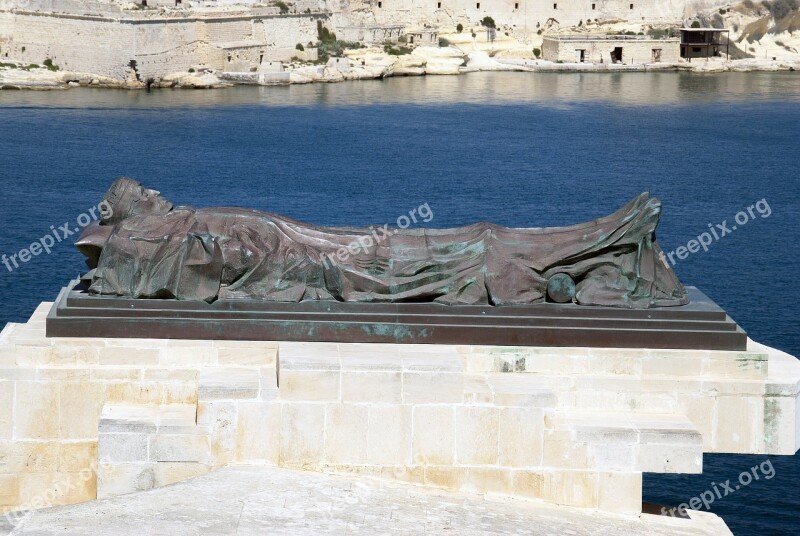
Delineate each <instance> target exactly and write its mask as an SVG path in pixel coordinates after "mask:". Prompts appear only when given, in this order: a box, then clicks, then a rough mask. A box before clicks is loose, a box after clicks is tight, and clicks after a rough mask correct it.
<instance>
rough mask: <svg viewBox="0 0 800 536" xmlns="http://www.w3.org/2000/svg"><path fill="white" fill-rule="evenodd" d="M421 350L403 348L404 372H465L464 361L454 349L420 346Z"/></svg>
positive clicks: (401, 352) (400, 354)
mask: <svg viewBox="0 0 800 536" xmlns="http://www.w3.org/2000/svg"><path fill="white" fill-rule="evenodd" d="M419 346H421V348H419V349H416V350H414V349H413V348H403V349H402V350H400V352H399V356H400V359H401V360H402V362H403V370H405V371H407V372H457V373H463V372H464V360H463V359H462V357H461V355H460V354H459V353H458V352H456V351H454V350H453V349H452V348H447V347H442V346H436V347H434V348H428V345H419Z"/></svg>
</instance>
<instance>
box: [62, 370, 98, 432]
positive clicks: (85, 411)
mask: <svg viewBox="0 0 800 536" xmlns="http://www.w3.org/2000/svg"><path fill="white" fill-rule="evenodd" d="M104 399H105V390H104V388H103V385H102V384H100V383H98V382H82V383H63V384H61V388H60V390H59V413H58V415H59V417H58V422H59V437H62V438H64V439H96V438H97V426H98V423H99V421H100V414H101V411H102V409H103V403H104V401H105V400H104Z"/></svg>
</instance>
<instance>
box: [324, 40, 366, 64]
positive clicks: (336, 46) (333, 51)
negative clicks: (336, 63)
mask: <svg viewBox="0 0 800 536" xmlns="http://www.w3.org/2000/svg"><path fill="white" fill-rule="evenodd" d="M354 48H365V46H364V45H363V44H361V43H355V42H350V41H336V40H334V41H327V42H322V41H320V42H319V43H317V50H318V51H319V62H321V63H325V62H326V61H328V58H330V57H341V56H342V54H343V53H344V51H345V50H348V49H354Z"/></svg>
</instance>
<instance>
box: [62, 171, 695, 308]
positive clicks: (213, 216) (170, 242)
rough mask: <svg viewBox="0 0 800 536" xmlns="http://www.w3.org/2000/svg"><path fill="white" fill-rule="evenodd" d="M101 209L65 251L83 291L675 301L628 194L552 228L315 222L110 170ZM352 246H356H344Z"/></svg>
mask: <svg viewBox="0 0 800 536" xmlns="http://www.w3.org/2000/svg"><path fill="white" fill-rule="evenodd" d="M105 202H106V204H107V206H108V207H109V208H110V210H109V211H108V212H107V213H105V214H103V216H102V218H101V220H100V221H98V222H96V223H95V224H92V225H90V226H89V227H87V228H86V229H85V230H84V232H83V234H82V235H81V237H80V239H79V240H78V242H77V247H78V249H79V250H80V251H81V252H83V253H84V254H85V255H86V257H87V263H88V264H89V266H90V267H92V268H94V272H93V273H92V281H91V286H90V288H89V292H90V293H91V294H96V295H112V296H123V297H129V298H171V299H178V300H203V301H206V302H213V301H216V300H230V299H256V300H265V301H284V302H300V301H305V300H336V301H345V302H436V303H444V304H452V305H455V304H470V305H476V304H481V305H495V306H501V305H520V304H532V303H538V302H543V301H555V302H561V303H563V302H569V301H573V302H575V303H577V304H581V305H605V306H613V307H625V308H633V309H640V308H648V307H662V306H673V305H684V304H686V303H688V300H687V298H686V290H685V289H684V287H683V285H681V283H680V282H679V281H678V279H677V277H676V276H675V274H674V273H673V272H672V270H671V268H670V267H669V265H668V263H667V262H666V261H665V259H664V258H663V254H662V252H661V249H660V247H659V246H658V244H656V242H655V229H656V226H657V225H658V221H659V217H660V213H661V204H660V202H659V201H658V200H657V199H655V198H653V197H650V196H649V195H648V194H647V193H644V194H641V195H640V196H638V197H637V198H636V199H634V200H632V201H631V202H630V203H628V204H627V205H626V206H625V207H623V208H622V209H620V210H619V211H617V212H615V213H614V214H611V215H610V216H606V217H604V218H600V219H598V220H595V221H592V222H588V223H583V224H578V225H572V226H568V227H559V228H521V229H515V228H507V227H502V226H499V225H495V224H491V223H485V222H482V223H477V224H474V225H469V226H465V227H459V228H454V229H389V228H388V226H383V227H382V228H377V229H378V230H379V232H376V228H374V227H372V228H350V227H337V228H321V227H314V226H312V225H309V224H304V223H301V222H298V221H294V220H291V219H289V218H285V217H282V216H278V215H275V214H269V213H265V212H260V211H257V210H248V209H241V208H224V207H223V208H205V209H195V208H192V207H184V206H173V205H172V203H170V202H168V201H167V200H165V199H164V198H163V197H162V196H161V195H160V193H159V192H157V191H155V190H148V189H146V188H144V187H142V186H141V185H140V184H139V183H138V182H136V181H134V180H132V179H128V178H120V179H117V180H116V181H115V182H114V183H113V184H112V186H111V188H110V189H109V191H108V192H107V194H106V196H105ZM354 245H357V246H355V247H354Z"/></svg>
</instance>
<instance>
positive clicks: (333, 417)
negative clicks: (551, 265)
mask: <svg viewBox="0 0 800 536" xmlns="http://www.w3.org/2000/svg"><path fill="white" fill-rule="evenodd" d="M49 308H50V304H47V303H45V304H42V306H40V307H39V308H38V309H37V311H36V312H35V313H34V315H33V316H32V317H31V319H30V321H29V322H28V323H26V324H9V325H7V326H6V328H5V329H4V330H3V332H2V333H1V334H0V510H6V511H7V510H15V509H20V508H22V509H26V508H28V507H40V506H45V505H51V504H66V503H74V502H80V501H85V500H88V499H92V498H94V497H95V496H98V497H109V496H114V495H118V494H122V493H128V492H132V491H137V490H143V489H150V488H153V487H158V486H162V485H166V484H169V483H172V482H176V481H179V480H183V479H186V478H191V477H193V476H196V475H199V474H203V473H205V472H208V471H211V470H213V469H214V468H218V467H221V466H225V465H231V464H268V465H276V466H283V467H291V468H297V469H305V470H312V471H327V472H340V473H342V472H343V473H353V474H358V475H363V476H367V477H374V478H380V479H387V480H402V481H406V482H413V483H417V484H422V485H428V486H435V487H440V488H447V489H459V490H464V491H470V492H477V493H489V494H498V495H506V496H512V497H518V498H535V499H542V500H544V501H547V502H551V503H555V504H560V505H569V506H575V507H582V508H593V509H600V510H604V511H608V512H616V513H620V514H625V515H635V514H637V513H638V512H639V511H640V508H641V483H642V480H641V478H642V473H643V472H657V473H697V472H700V471H701V470H702V454H703V452H728V453H749V454H756V453H760V454H786V455H791V454H794V453H795V452H796V451H797V450H798V448H800V363H799V362H798V361H797V359H795V358H794V357H792V356H789V355H787V354H784V353H782V352H778V351H776V350H773V349H771V348H768V347H764V346H761V345H758V344H756V343H752V342H751V343H750V345H749V349H748V351H746V352H713V351H687V350H646V349H638V350H637V349H624V350H620V349H596V348H535V347H485V346H442V345H392V344H332V343H270V342H256V341H254V342H232V341H167V340H158V339H70V338H58V339H53V338H47V337H45V335H44V328H45V316H46V314H47V311H48V310H49Z"/></svg>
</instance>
